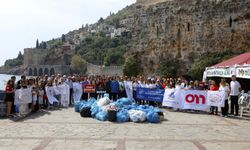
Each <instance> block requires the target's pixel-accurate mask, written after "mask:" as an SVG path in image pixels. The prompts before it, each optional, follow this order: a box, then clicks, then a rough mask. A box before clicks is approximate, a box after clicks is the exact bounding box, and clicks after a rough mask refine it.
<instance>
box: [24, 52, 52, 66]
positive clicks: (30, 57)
mask: <svg viewBox="0 0 250 150" xmlns="http://www.w3.org/2000/svg"><path fill="white" fill-rule="evenodd" d="M47 51H48V50H46V49H36V48H25V49H24V66H29V65H41V64H44V59H45V53H47Z"/></svg>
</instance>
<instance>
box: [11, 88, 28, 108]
mask: <svg viewBox="0 0 250 150" xmlns="http://www.w3.org/2000/svg"><path fill="white" fill-rule="evenodd" d="M31 102H32V94H31V88H25V89H23V88H21V89H18V90H16V91H15V104H29V103H31Z"/></svg>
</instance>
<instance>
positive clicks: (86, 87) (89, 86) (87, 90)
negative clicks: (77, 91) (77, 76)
mask: <svg viewBox="0 0 250 150" xmlns="http://www.w3.org/2000/svg"><path fill="white" fill-rule="evenodd" d="M95 91H96V88H95V85H93V84H85V85H84V88H83V92H84V93H95Z"/></svg>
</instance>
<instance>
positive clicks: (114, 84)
mask: <svg viewBox="0 0 250 150" xmlns="http://www.w3.org/2000/svg"><path fill="white" fill-rule="evenodd" d="M110 87H111V99H112V100H113V101H116V100H117V98H118V93H119V82H118V81H117V80H116V79H114V77H112V79H111V83H110Z"/></svg>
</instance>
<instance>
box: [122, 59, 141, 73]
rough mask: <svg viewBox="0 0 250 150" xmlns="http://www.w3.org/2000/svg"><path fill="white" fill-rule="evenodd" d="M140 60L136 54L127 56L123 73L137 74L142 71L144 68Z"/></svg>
mask: <svg viewBox="0 0 250 150" xmlns="http://www.w3.org/2000/svg"><path fill="white" fill-rule="evenodd" d="M140 64H141V63H140V61H139V60H138V59H136V58H135V57H134V56H129V57H127V58H126V61H125V64H124V69H123V73H124V75H126V76H130V77H131V76H137V75H139V74H141V73H142V68H141V66H140Z"/></svg>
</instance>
